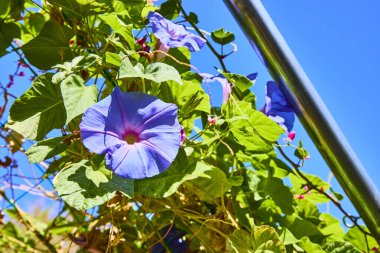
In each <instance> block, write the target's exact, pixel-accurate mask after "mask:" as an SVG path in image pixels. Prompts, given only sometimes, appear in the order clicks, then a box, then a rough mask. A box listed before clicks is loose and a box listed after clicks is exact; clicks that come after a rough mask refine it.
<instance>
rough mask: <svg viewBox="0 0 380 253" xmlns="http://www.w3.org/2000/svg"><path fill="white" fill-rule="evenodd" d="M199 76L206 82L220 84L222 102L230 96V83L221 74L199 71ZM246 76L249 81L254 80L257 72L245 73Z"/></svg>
mask: <svg viewBox="0 0 380 253" xmlns="http://www.w3.org/2000/svg"><path fill="white" fill-rule="evenodd" d="M201 76H202V77H203V81H205V82H206V83H212V82H215V81H216V82H219V83H220V84H221V85H222V90H223V99H222V103H223V104H224V103H226V102H227V100H228V98H229V97H230V94H231V92H232V90H231V85H230V83H229V82H228V80H227V79H226V78H225V77H224V76H223V75H222V74H219V75H217V76H213V75H210V74H207V73H201ZM247 78H248V79H249V80H251V81H254V80H256V78H257V73H252V74H249V75H247Z"/></svg>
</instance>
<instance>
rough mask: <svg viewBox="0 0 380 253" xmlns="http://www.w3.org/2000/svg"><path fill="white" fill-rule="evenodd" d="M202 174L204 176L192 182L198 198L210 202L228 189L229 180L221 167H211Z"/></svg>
mask: <svg viewBox="0 0 380 253" xmlns="http://www.w3.org/2000/svg"><path fill="white" fill-rule="evenodd" d="M209 168H210V167H209ZM204 174H205V175H204V177H201V178H198V179H197V180H194V181H193V182H192V184H193V185H194V186H195V187H196V189H194V191H196V193H197V195H198V196H199V198H200V199H202V200H205V201H207V202H210V203H211V202H214V201H215V200H216V199H217V198H220V197H222V196H223V195H224V193H225V192H226V191H228V190H229V189H230V187H231V185H230V182H229V181H228V179H227V177H226V174H225V173H224V172H223V171H222V170H221V169H219V168H216V167H212V168H210V169H209V170H207V171H205V173H204Z"/></svg>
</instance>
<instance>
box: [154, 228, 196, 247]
mask: <svg viewBox="0 0 380 253" xmlns="http://www.w3.org/2000/svg"><path fill="white" fill-rule="evenodd" d="M168 229H170V226H166V227H165V228H164V229H163V230H162V231H161V235H166V237H165V238H164V240H163V243H165V245H166V247H167V248H169V249H170V250H171V252H173V253H183V252H186V251H187V250H188V249H189V242H188V241H185V240H182V237H183V236H184V235H185V234H186V233H185V232H181V231H179V230H177V229H176V228H175V227H174V226H173V227H172V228H171V230H170V231H169V233H168ZM150 252H151V253H165V252H167V251H166V249H165V248H164V247H163V246H162V244H161V243H158V244H156V245H154V246H153V247H152V248H151V249H150Z"/></svg>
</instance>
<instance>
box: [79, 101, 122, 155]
mask: <svg viewBox="0 0 380 253" xmlns="http://www.w3.org/2000/svg"><path fill="white" fill-rule="evenodd" d="M110 103H111V97H107V98H105V99H103V100H102V101H100V102H99V103H97V104H95V105H93V106H91V107H90V108H88V109H87V110H86V112H85V113H84V115H83V117H82V122H81V123H80V125H79V128H80V131H81V137H82V140H83V144H84V145H85V146H86V147H87V148H88V149H89V150H90V151H92V152H95V153H97V154H104V153H105V152H106V151H107V150H108V148H110V147H112V146H115V145H117V144H120V143H121V142H122V140H120V138H119V136H118V135H117V134H116V133H115V132H113V131H110V130H106V127H105V125H106V121H107V116H108V112H109V106H110Z"/></svg>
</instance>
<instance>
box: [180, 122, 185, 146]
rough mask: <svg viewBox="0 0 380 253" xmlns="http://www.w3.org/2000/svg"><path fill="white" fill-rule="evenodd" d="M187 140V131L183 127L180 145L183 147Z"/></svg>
mask: <svg viewBox="0 0 380 253" xmlns="http://www.w3.org/2000/svg"><path fill="white" fill-rule="evenodd" d="M185 140H186V133H185V129H184V128H183V126H181V142H180V143H179V145H180V146H182V145H183V143H185Z"/></svg>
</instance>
